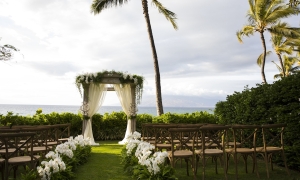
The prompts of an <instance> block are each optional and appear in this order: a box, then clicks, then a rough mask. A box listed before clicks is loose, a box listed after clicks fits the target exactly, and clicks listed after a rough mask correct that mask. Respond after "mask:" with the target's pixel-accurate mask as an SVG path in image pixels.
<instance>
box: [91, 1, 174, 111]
mask: <svg viewBox="0 0 300 180" xmlns="http://www.w3.org/2000/svg"><path fill="white" fill-rule="evenodd" d="M127 1H128V0H93V3H92V5H91V11H92V13H94V15H96V14H100V13H101V11H102V10H103V9H106V8H110V7H112V6H122V5H123V4H124V3H126V2H127ZM152 3H153V4H154V5H155V6H156V7H157V8H158V11H159V12H160V13H162V14H163V15H164V16H165V17H166V18H167V20H168V21H170V22H171V23H172V25H173V27H174V29H177V24H176V21H175V20H176V14H175V13H173V12H172V11H170V10H168V9H167V8H165V7H164V6H163V5H162V4H161V3H160V2H158V1H157V0H152ZM142 7H143V14H144V17H145V20H146V25H147V31H148V35H149V40H150V46H151V49H152V56H153V62H154V72H155V85H156V107H157V115H159V116H160V115H161V114H163V113H164V111H163V105H162V97H161V86H160V72H159V65H158V58H157V53H156V48H155V43H154V38H153V34H152V28H151V23H150V17H149V12H148V1H147V0H142Z"/></svg>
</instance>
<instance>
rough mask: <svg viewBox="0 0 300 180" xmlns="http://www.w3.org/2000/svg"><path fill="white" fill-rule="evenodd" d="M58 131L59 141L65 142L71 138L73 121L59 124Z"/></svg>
mask: <svg viewBox="0 0 300 180" xmlns="http://www.w3.org/2000/svg"><path fill="white" fill-rule="evenodd" d="M57 127H58V129H57V131H56V138H57V140H58V143H59V144H61V143H64V142H66V141H68V139H69V138H70V129H71V123H67V124H57Z"/></svg>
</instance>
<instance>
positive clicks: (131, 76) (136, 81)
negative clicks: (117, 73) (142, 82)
mask: <svg viewBox="0 0 300 180" xmlns="http://www.w3.org/2000/svg"><path fill="white" fill-rule="evenodd" d="M128 77H129V79H131V80H133V82H134V84H137V83H138V79H137V78H135V77H133V75H132V74H128V73H123V78H124V79H127V78H128Z"/></svg>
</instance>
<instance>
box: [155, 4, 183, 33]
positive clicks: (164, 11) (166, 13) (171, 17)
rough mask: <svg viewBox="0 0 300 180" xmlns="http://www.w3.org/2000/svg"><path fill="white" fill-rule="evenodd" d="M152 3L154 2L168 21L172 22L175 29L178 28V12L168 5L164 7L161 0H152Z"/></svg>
mask: <svg viewBox="0 0 300 180" xmlns="http://www.w3.org/2000/svg"><path fill="white" fill-rule="evenodd" d="M152 4H154V5H155V6H156V7H157V9H158V12H159V13H162V14H163V15H164V16H165V17H166V19H167V20H168V21H170V22H171V24H172V25H173V28H174V29H178V26H177V23H176V19H177V18H176V14H175V13H174V12H172V11H170V10H168V9H167V8H166V7H164V6H163V5H162V4H161V3H160V2H158V1H157V0H152Z"/></svg>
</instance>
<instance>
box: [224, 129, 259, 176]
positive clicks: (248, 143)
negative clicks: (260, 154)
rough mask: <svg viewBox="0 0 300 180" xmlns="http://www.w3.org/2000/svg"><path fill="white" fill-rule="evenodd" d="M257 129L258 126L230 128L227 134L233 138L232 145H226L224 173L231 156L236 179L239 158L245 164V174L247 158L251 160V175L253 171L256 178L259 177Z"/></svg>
mask: <svg viewBox="0 0 300 180" xmlns="http://www.w3.org/2000/svg"><path fill="white" fill-rule="evenodd" d="M259 128H260V126H258V125H232V126H230V130H229V131H228V134H229V136H231V137H233V143H232V144H229V143H226V146H227V147H226V149H225V152H226V155H227V156H226V173H227V171H228V166H229V159H230V156H233V160H234V165H235V177H236V179H238V161H239V158H240V157H242V158H243V160H244V164H245V172H246V173H248V167H247V160H248V157H249V156H250V157H251V158H252V164H253V165H252V173H254V171H255V172H256V174H257V177H259V174H258V169H257V160H256V133H257V130H258V129H259ZM227 136H228V135H227ZM225 142H227V141H225ZM238 155H239V156H238Z"/></svg>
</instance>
